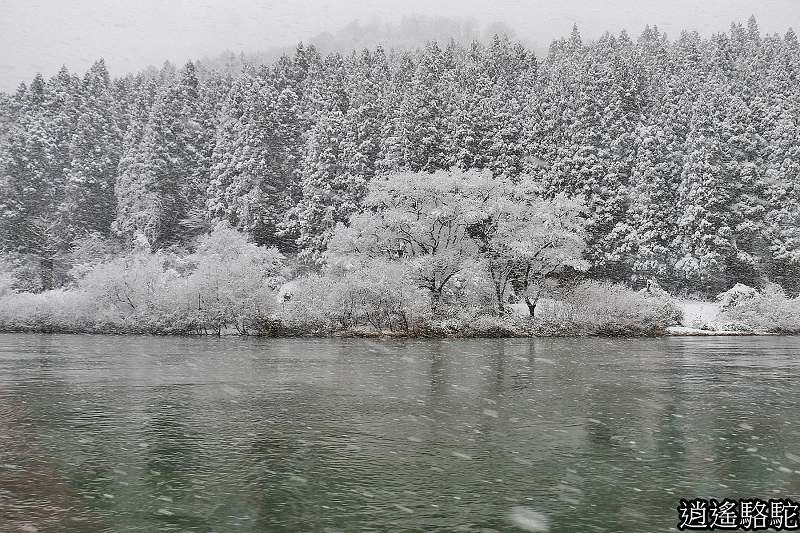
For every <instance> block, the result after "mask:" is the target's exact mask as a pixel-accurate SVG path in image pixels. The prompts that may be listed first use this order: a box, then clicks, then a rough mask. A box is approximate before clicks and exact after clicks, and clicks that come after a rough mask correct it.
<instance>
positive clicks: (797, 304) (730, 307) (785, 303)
mask: <svg viewBox="0 0 800 533" xmlns="http://www.w3.org/2000/svg"><path fill="white" fill-rule="evenodd" d="M741 289H742V288H740V290H738V291H736V293H737V294H738V295H739V297H738V298H735V299H733V298H728V299H726V303H727V305H726V306H725V307H724V308H723V309H722V310H721V312H720V316H719V319H718V321H719V322H720V324H722V325H723V326H722V327H723V328H724V329H739V330H750V331H754V332H768V333H787V334H798V333H800V297H794V298H790V297H788V296H786V293H785V292H784V290H783V289H782V288H781V287H780V286H779V285H777V284H774V283H770V284H768V285H767V286H766V287H765V288H764V289H763V290H761V291H753V292H751V291H745V290H741ZM743 293H744V294H746V296H744V297H743V296H742V295H743Z"/></svg>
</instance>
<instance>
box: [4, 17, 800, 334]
mask: <svg viewBox="0 0 800 533" xmlns="http://www.w3.org/2000/svg"><path fill="white" fill-rule="evenodd" d="M448 210H449V211H448ZM431 213H434V214H433V215H431ZM420 220H423V221H424V224H428V225H427V226H424V227H419V226H420V224H422V223H421V222H420ZM337 225H338V226H337ZM214 228H216V230H214V232H212V230H213V229H214ZM431 228H436V231H439V234H438V235H439V237H441V231H442V230H443V228H444V229H446V230H447V231H449V232H450V234H449V236H448V237H446V239H445V242H446V243H447V244H446V245H442V241H440V240H437V239H436V238H434V239H433V240H434V241H435V242H427V241H425V239H426V238H427V237H426V235H428V233H430V234H431V238H432V237H433V235H432V231H433V230H432V229H431ZM234 230H236V231H234ZM462 230H463V231H462ZM415 231H416V232H418V233H414V232H415ZM231 232H233V233H231ZM220 235H227V237H226V239H228V240H231V242H233V241H235V240H236V238H238V237H236V238H234V236H235V235H239V236H240V237H241V238H242V239H243V240H242V241H241V242H239V243H238V244H237V245H236V246H234V245H233V244H232V245H231V246H232V248H231V250H233V252H231V250H228V251H225V248H224V243H223V242H222V241H223V240H224V239H221V237H220ZM550 237H552V238H551V239H550V240H548V238H550ZM451 238H452V239H453V240H451ZM236 242H238V241H236ZM204 243H205V244H204ZM214 243H216V244H214ZM454 243H458V244H459V245H458V246H455V245H454ZM465 243H466V244H465ZM462 244H463V246H462ZM204 246H205V248H204ZM214 246H217V248H216V249H217V252H213V253H212V252H209V250H214V249H215V248H214ZM437 246H438V248H437ZM537 246H544V249H545V250H546V251H547V253H544V254H543V255H541V254H540V255H537V251H536V250H537V249H538V248H536V247H537ZM209 247H210V248H209ZM203 250H205V251H206V252H207V254H206V256H204V257H206V259H207V257H208V253H212V255H213V254H214V253H216V256H215V257H217V258H218V259H220V260H222V259H226V258H227V259H230V257H229V255H226V254H229V253H233V254H234V255H236V256H237V257H238V256H239V255H240V254H244V255H243V256H242V257H248V258H250V259H248V260H247V261H250V262H248V263H247V265H248V267H247V268H251V269H253V270H254V271H261V272H263V275H264V276H266V277H268V278H269V279H270V280H271V281H269V282H267V281H265V279H262V277H263V276H258V277H257V278H258V282H257V283H256V284H255V285H254V286H252V287H251V289H252V291H251V292H250V293H249V295H248V297H255V296H256V295H257V294H258V291H259V290H261V289H262V288H264V287H266V286H269V287H271V289H270V290H274V291H277V290H279V286H280V285H281V284H282V283H285V282H287V281H290V280H291V279H293V278H296V277H298V276H301V277H302V276H304V278H303V279H304V281H303V283H305V285H304V286H305V287H306V288H308V287H310V286H312V285H313V283H312V282H313V279H315V276H316V277H317V278H319V277H320V276H329V275H330V272H332V271H334V270H337V269H338V271H339V272H340V273H341V275H342V276H346V275H347V274H346V273H347V272H348V271H352V269H353V268H360V269H361V271H362V272H363V271H368V270H369V268H368V264H369V262H370V261H373V262H374V261H382V263H381V266H379V267H375V268H376V269H377V270H379V271H381V272H383V273H384V274H383V275H385V277H386V278H387V279H388V278H392V279H397V280H398V281H397V283H405V282H406V281H407V282H408V283H410V284H411V285H413V286H414V289H413V290H411V289H409V291H410V292H409V294H411V293H413V292H414V291H415V290H417V289H426V290H427V291H428V292H427V295H428V297H429V298H432V300H433V301H434V308H435V306H436V302H438V301H439V300H440V299H441V298H442V293H443V291H444V289H445V285H446V284H450V283H451V281H457V280H458V279H459V276H461V278H463V279H462V281H464V280H467V279H468V278H469V276H466V275H465V274H464V273H465V272H471V273H474V272H479V273H481V276H483V279H484V281H485V284H486V285H487V286H488V287H490V289H491V290H490V291H489V292H490V294H492V295H493V296H494V297H495V299H494V304H493V305H494V308H495V309H498V308H499V310H500V311H502V308H503V305H504V302H507V301H508V298H509V297H511V299H512V300H513V298H514V296H513V295H514V294H516V295H517V296H519V298H520V301H521V300H522V299H523V298H524V299H525V300H526V302H527V301H529V298H528V296H525V295H528V294H530V286H531V285H536V286H539V285H541V283H542V282H543V280H545V278H547V277H549V276H551V275H554V276H558V275H562V274H563V273H564V272H566V271H571V272H575V273H577V272H585V273H586V276H588V277H589V278H591V279H593V280H596V281H597V282H606V281H608V282H616V283H625V284H628V285H630V286H637V285H639V286H641V285H642V284H643V283H644V282H645V281H646V280H656V281H657V282H658V283H659V284H660V285H661V286H662V287H664V288H665V289H667V290H668V291H670V292H673V293H679V292H680V293H691V294H705V295H711V294H716V293H717V292H720V291H722V290H725V289H727V288H729V287H731V286H732V285H733V284H735V283H737V282H741V283H744V284H747V285H751V286H757V287H762V286H764V285H765V284H766V283H767V282H774V283H777V284H780V285H781V286H783V287H784V288H785V289H786V290H787V292H789V293H796V292H797V290H798V289H800V284H799V283H798V280H800V276H799V275H800V44H798V38H797V35H796V34H795V33H794V32H793V31H792V30H791V29H790V30H788V31H787V32H786V34H785V35H777V34H776V35H762V34H761V32H760V31H759V29H758V26H757V23H756V21H755V20H754V19H750V20H749V21H748V22H747V23H745V24H739V23H734V24H732V25H731V27H730V31H729V32H728V33H720V34H716V35H713V36H711V37H710V38H705V37H702V36H701V35H699V34H698V33H693V32H683V33H681V34H680V35H679V36H677V38H675V39H669V38H668V37H667V36H666V35H664V34H663V33H662V32H660V31H659V30H658V29H657V28H655V27H647V28H645V29H644V31H643V32H642V33H641V35H639V36H638V37H637V36H629V35H628V34H626V33H622V34H620V35H610V34H606V35H604V36H603V37H601V38H600V39H598V40H596V41H593V42H587V41H585V40H583V39H582V38H581V35H580V32H579V30H578V29H577V28H575V29H573V31H572V33H571V35H569V36H568V37H565V38H563V39H560V40H557V41H554V42H553V43H552V44H551V46H550V50H549V53H548V54H547V55H546V57H540V58H537V57H536V56H535V55H534V54H533V52H532V51H531V50H528V49H526V48H525V47H524V46H523V45H521V44H517V43H514V42H511V41H510V40H509V39H508V38H505V37H503V36H497V37H495V38H493V39H492V40H490V41H489V42H487V43H479V42H475V43H473V44H471V45H460V44H456V43H455V42H452V41H451V42H450V43H446V42H445V43H436V42H431V43H429V44H427V45H426V46H424V47H422V48H420V49H413V50H384V49H382V48H374V49H369V50H363V51H359V52H354V53H352V54H340V53H330V54H327V55H322V54H320V53H319V52H318V51H317V50H316V49H315V48H314V47H312V46H303V45H302V44H301V45H298V46H297V49H296V51H295V53H294V54H293V55H290V56H285V57H282V58H281V59H279V60H278V61H276V62H274V63H272V64H266V65H257V66H245V67H244V68H242V70H241V72H240V73H237V74H235V75H232V74H230V72H227V71H225V69H212V68H209V67H206V66H205V65H204V64H202V63H187V64H186V65H184V66H181V67H179V68H176V67H174V66H172V65H170V64H165V65H164V66H163V68H161V69H160V70H156V69H151V70H147V71H144V72H139V73H136V74H129V75H126V76H124V77H121V78H118V79H111V77H110V76H109V73H108V71H107V68H106V65H105V64H104V62H103V60H98V61H97V62H96V63H95V64H94V65H93V66H92V67H91V68H90V69H89V71H88V72H86V73H85V74H84V75H82V76H80V75H78V74H75V73H71V72H69V71H68V70H67V69H65V68H64V69H62V70H60V71H59V72H58V73H56V74H55V75H54V76H52V77H45V76H42V75H37V76H36V77H35V78H34V79H33V80H31V81H30V82H29V83H27V84H23V85H21V86H20V87H19V89H18V90H17V91H16V92H15V93H14V94H9V95H6V94H2V93H0V251H1V252H2V254H3V255H2V265H3V268H2V271H3V276H5V278H4V279H5V282H3V281H2V280H0V285H2V284H3V283H5V287H6V289H2V288H0V291H3V290H5V291H7V292H9V291H10V292H14V293H40V292H42V291H51V292H52V291H67V290H68V289H71V288H74V287H80V284H81V283H82V282H85V281H86V277H87V276H88V277H91V276H95V279H96V278H97V276H99V275H100V274H98V273H97V272H95V271H94V270H92V268H93V267H92V265H94V267H96V266H97V265H105V266H104V267H103V268H106V269H108V268H111V267H109V266H108V265H111V264H114V261H116V262H117V263H116V264H117V266H118V267H120V268H122V267H121V266H120V264H121V263H124V262H125V261H128V263H130V261H133V260H132V259H131V257H134V255H135V254H134V252H136V253H140V254H149V256H148V257H159V258H161V259H160V261H161V263H162V267H163V265H164V264H165V262H167V263H168V262H169V260H168V259H165V258H168V257H173V258H179V259H180V261H184V266H183V267H181V266H180V265H177V266H176V265H175V264H173V265H172V267H174V268H171V272H173V273H174V275H175V276H177V277H179V278H181V279H185V280H188V279H189V277H190V276H200V274H198V273H197V272H198V271H196V270H192V268H194V267H197V265H199V264H204V263H203V261H202V260H201V258H200V256H202V254H203V253H204V252H203ZM220 250H222V251H220ZM242 250H245V251H246V253H245V252H243V251H242ZM437 250H438V251H437ZM131 254H134V255H131ZM198 254H200V256H198ZM237 254H239V255H237ZM248 254H249V255H248ZM526 254H527V255H526ZM135 257H139V258H140V259H141V257H143V256H141V255H140V256H135ZM543 257H544V259H543ZM187 258H192V259H191V260H189V259H187ZM142 260H143V259H142ZM251 260H252V261H251ZM176 261H178V260H176ZM180 261H178V263H180ZM187 262H188V263H187ZM409 262H412V263H413V268H411V267H408V263H409ZM277 263H280V264H281V265H283V266H282V267H279V266H277ZM176 264H177V263H176ZM186 264H191V265H194V267H192V268H189V267H187V266H185V265H186ZM264 264H269V265H273V267H270V268H267V267H264V268H263V269H262V267H263V265H264ZM87 265H88V266H87ZM258 265H261V266H258ZM286 265H292V269H291V270H292V272H291V273H287V271H286V268H287V266H286ZM402 265H405V266H406V267H407V268H405V269H404V270H403V271H402V272H399V271H397V272H395V271H392V270H391V269H393V268H400V267H401V266H402ZM531 265H534V266H533V269H534V271H535V274H536V275H535V276H534V277H533V278H530V277H529V274H530V272H531V271H530V268H531ZM239 266H240V267H241V265H239ZM182 268H183V270H182ZM198 268H199V267H198ZM237 268H238V267H237ZM242 268H244V267H242ZM281 268H283V269H284V270H283V271H280V269H281ZM409 268H411V270H409ZM526 268H527V269H528V270H527V272H526V270H525V269H526ZM164 269H166V270H169V269H167V267H163V268H162V270H164ZM259 269H261V270H259ZM387 269H388V270H387ZM145 270H146V269H145ZM166 270H165V271H166ZM212 270H213V269H212ZM279 271H280V272H279ZM423 271H424V274H423V273H422V272H423ZM87 272H88V274H87ZM215 272H218V270H215ZM387 272H388V274H387ZM409 272H410V273H409ZM240 274H241V272H240ZM470 275H472V274H470ZM408 276H410V277H408ZM426 276H427V277H426ZM537 276H538V277H537ZM406 277H408V280H406ZM473 277H474V276H473ZM562 277H563V276H562ZM340 278H341V276H340ZM534 278H535V279H534ZM360 279H362V281H363V279H364V277H363V276H362V277H361V278H360ZM470 279H471V278H470ZM403 280H406V281H403ZM499 280H502V281H499ZM229 281H230V280H229ZM296 281H297V280H296ZM464 282H466V281H464ZM186 283H187V284H188V283H189V282H188V281H186ZM197 283H200V281H197ZM326 283H327V282H326ZM245 285H247V284H243V285H242V286H243V287H244V286H245ZM411 285H410V286H411ZM187 286H188V285H187ZM462 286H463V283H462ZM388 289H391V287H389V288H388ZM388 289H387V290H388ZM247 290H250V289H247ZM309 290H310V289H309ZM320 290H321V289H320ZM397 290H398V291H400V292H403V290H404V289H403V288H402V287H397ZM448 290H450V291H451V292H452V291H453V290H455V289H453V288H452V287H449V286H448ZM506 291H508V294H507V293H506ZM60 294H65V293H64V292H62V293H60ZM198 294H199V293H198ZM184 296H185V295H184ZM186 297H187V298H188V296H186ZM197 298H199V299H201V300H202V297H201V296H198V297H197ZM287 300H288V298H287ZM128 303H129V304H130V305H131V306H132V307H134V308H135V307H136V304H135V303H134V302H132V301H129V302H128ZM251 304H252V305H257V304H256V303H252V302H251ZM248 305H250V304H248ZM270 305H271V304H270ZM414 305H416V304H414ZM197 307H202V305H201V304H198V305H197ZM423 307H424V306H423ZM367 318H369V317H367ZM395 318H396V317H395ZM391 320H394V318H392V319H391ZM403 320H405V318H403Z"/></svg>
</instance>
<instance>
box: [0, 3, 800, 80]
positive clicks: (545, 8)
mask: <svg viewBox="0 0 800 533" xmlns="http://www.w3.org/2000/svg"><path fill="white" fill-rule="evenodd" d="M414 13H418V14H423V15H431V16H448V17H473V18H475V19H477V20H478V21H479V22H480V23H487V24H488V23H491V22H505V23H506V24H508V25H509V26H510V27H512V28H513V29H514V30H516V32H517V34H518V35H519V36H520V37H523V38H525V39H527V40H530V41H532V42H536V43H539V44H542V45H546V44H547V43H549V41H550V40H551V39H552V38H554V37H558V36H561V35H564V34H566V33H568V32H569V30H570V28H571V26H572V24H573V23H574V22H577V23H578V25H579V26H580V27H581V30H582V32H583V34H584V36H585V37H589V38H591V37H595V36H597V35H599V34H600V33H602V32H603V31H605V30H609V31H613V32H618V31H619V30H621V29H623V28H625V29H627V30H628V31H629V32H630V33H631V34H633V35H637V34H638V33H639V32H640V31H641V29H642V28H643V27H644V25H645V24H657V25H658V26H659V27H661V28H662V29H664V30H665V31H667V33H669V34H670V36H671V37H675V36H677V33H678V32H679V31H680V29H682V28H689V29H697V30H699V31H701V32H703V33H710V32H714V31H724V30H726V29H727V28H728V26H729V24H730V22H731V21H732V20H745V19H746V18H747V17H748V16H750V14H755V15H756V17H757V18H758V20H759V23H760V25H761V28H762V30H764V31H768V32H776V31H777V32H781V33H783V32H784V31H786V29H787V28H789V27H790V26H791V27H794V28H795V29H800V0H758V1H755V0H693V1H689V0H609V1H598V0H494V1H490V0H385V1H380V2H379V1H371V0H345V1H342V0H339V1H333V0H305V1H302V0H300V1H287V0H284V1H270V0H194V1H191V0H0V90H6V91H8V90H12V89H13V88H14V87H16V85H17V84H19V82H20V81H23V80H27V79H30V78H31V77H32V76H33V75H34V74H35V73H36V72H37V71H42V72H43V73H45V74H47V75H50V74H52V73H54V72H55V71H56V70H57V69H58V67H59V66H60V65H61V64H66V65H67V66H68V67H69V68H70V69H71V70H77V71H79V72H83V71H84V70H85V69H86V67H87V66H88V65H89V64H91V62H92V61H93V60H94V59H96V58H98V57H101V56H102V57H105V59H106V62H107V63H108V65H109V68H110V69H111V72H112V74H120V73H123V72H127V71H131V70H138V69H140V68H143V67H145V66H147V65H150V64H155V65H159V64H161V63H162V62H163V61H164V60H166V59H169V60H172V61H175V62H182V61H185V60H187V59H191V58H196V57H202V56H214V55H216V54H217V53H219V52H221V51H223V50H225V49H231V50H234V51H239V50H246V51H255V50H261V49H267V48H270V47H273V46H280V45H287V44H293V43H295V42H297V41H299V40H302V39H308V38H309V37H312V36H314V35H316V34H318V33H320V32H323V31H335V30H337V29H339V28H340V27H341V26H343V25H345V24H347V23H348V22H350V21H352V20H353V19H360V20H362V21H364V22H368V21H369V20H371V19H373V18H376V17H377V18H379V19H380V20H383V21H395V20H397V19H399V18H400V17H401V16H403V15H409V14H414Z"/></svg>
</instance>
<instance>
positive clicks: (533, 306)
mask: <svg viewBox="0 0 800 533" xmlns="http://www.w3.org/2000/svg"><path fill="white" fill-rule="evenodd" d="M536 302H537V300H533V301H531V299H530V298H528V297H527V296H526V297H525V305H527V306H528V313H530V315H531V318H533V315H534V313H536Z"/></svg>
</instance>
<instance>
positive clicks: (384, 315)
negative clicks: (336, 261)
mask: <svg viewBox="0 0 800 533" xmlns="http://www.w3.org/2000/svg"><path fill="white" fill-rule="evenodd" d="M282 305H283V309H282V311H281V313H280V317H281V319H282V320H283V321H284V322H285V323H286V325H287V326H289V327H290V328H293V329H298V330H306V331H319V330H328V331H331V330H333V331H343V330H349V329H358V328H368V329H371V330H376V331H384V330H389V331H402V332H409V331H412V330H414V329H416V328H418V327H420V325H421V324H423V323H424V321H425V320H427V318H428V317H429V316H430V299H429V296H428V294H427V292H426V291H424V290H422V289H420V288H419V287H417V285H416V284H415V283H414V282H413V281H412V279H411V278H410V276H409V274H408V271H407V270H406V268H404V266H403V265H400V264H397V263H392V262H388V261H382V260H372V261H369V262H367V263H365V264H364V265H363V266H360V267H358V268H355V269H353V270H348V271H344V272H341V271H339V272H335V271H332V272H328V273H327V274H326V275H319V274H312V275H309V276H307V277H304V278H301V279H299V280H295V281H293V282H292V290H291V292H288V291H287V298H286V300H285V301H284V302H283V304H282Z"/></svg>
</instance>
